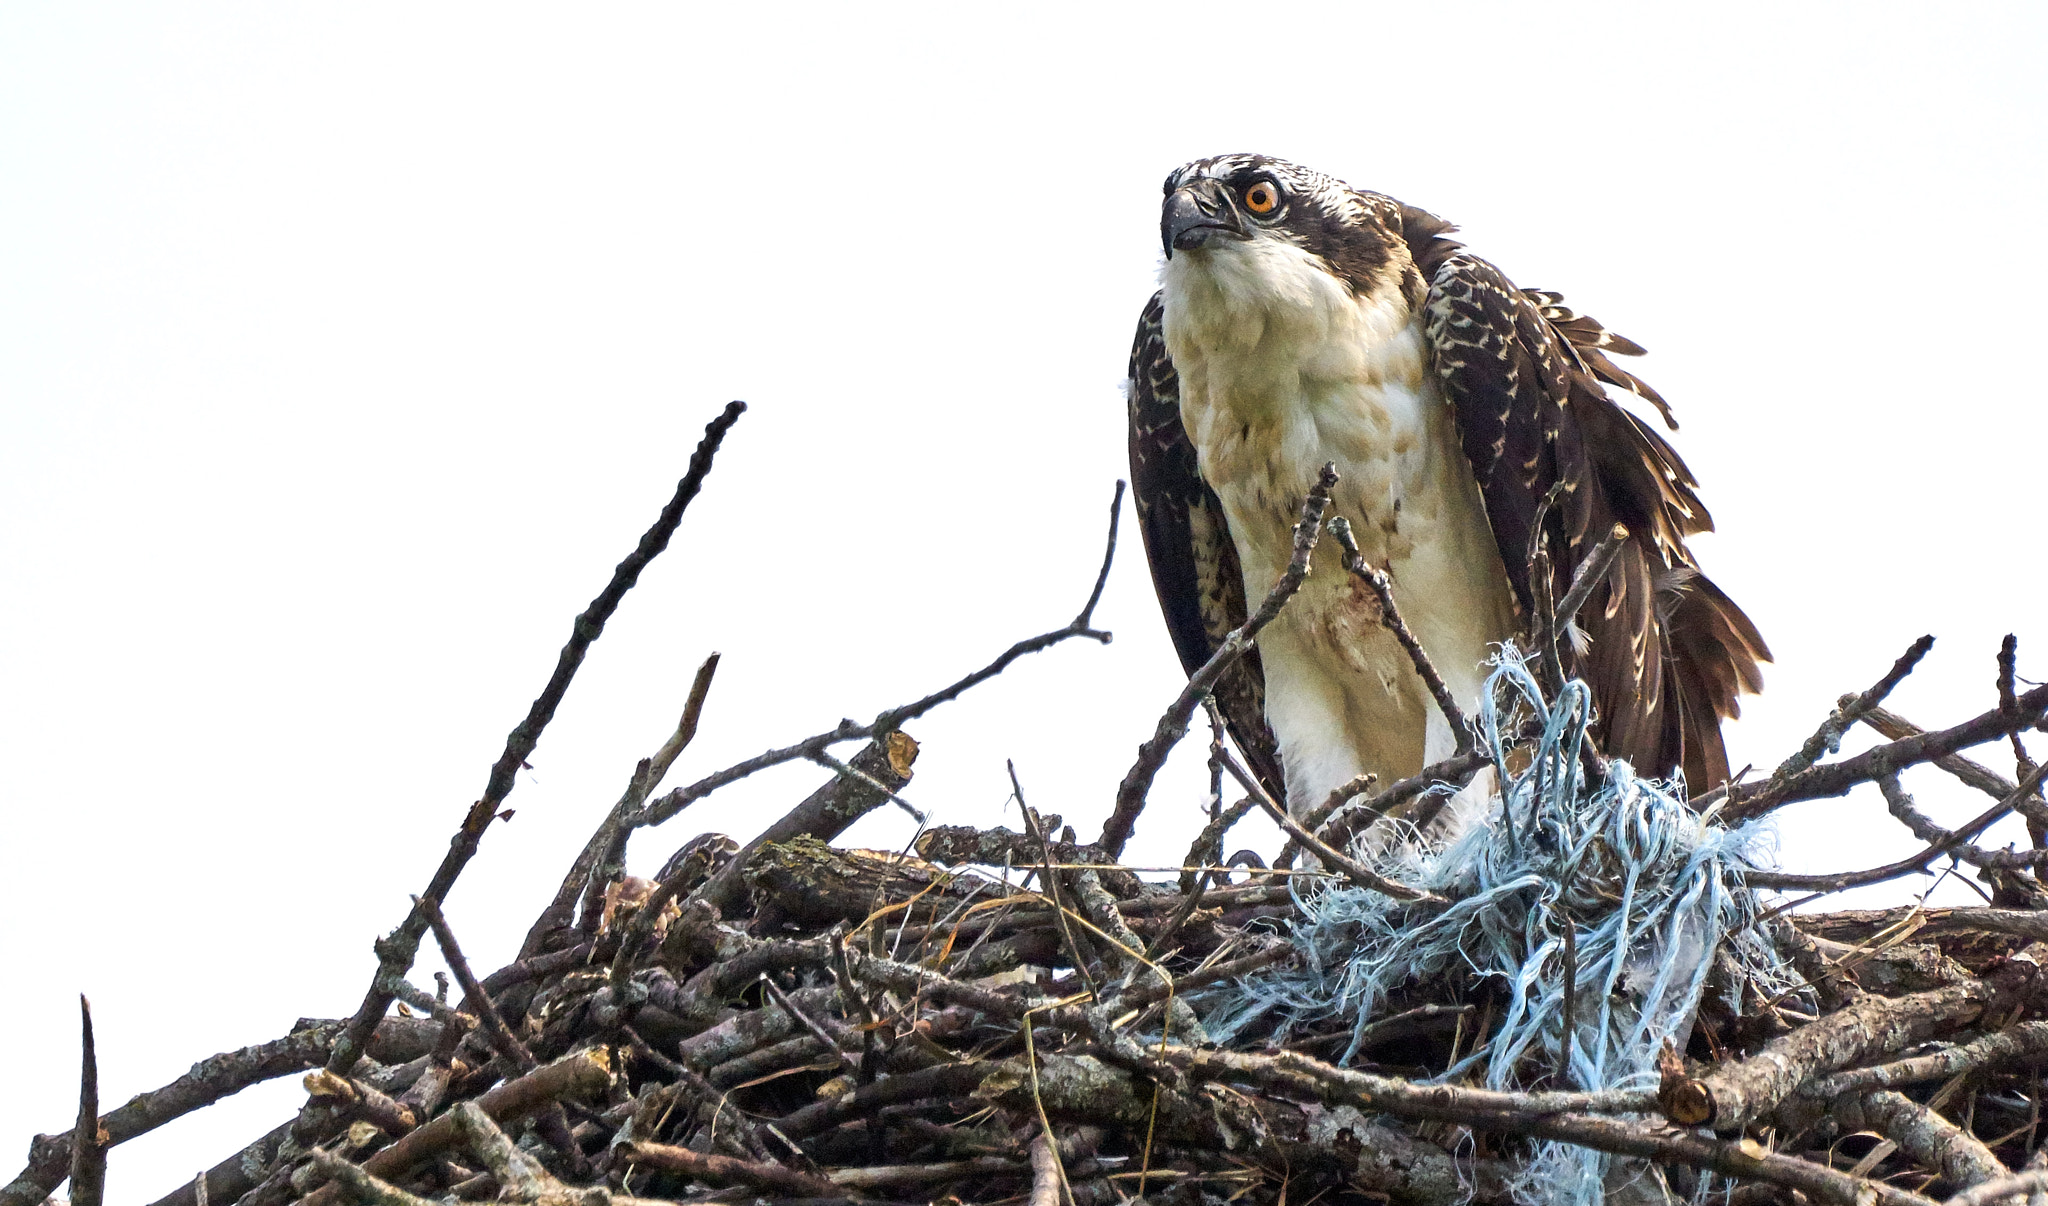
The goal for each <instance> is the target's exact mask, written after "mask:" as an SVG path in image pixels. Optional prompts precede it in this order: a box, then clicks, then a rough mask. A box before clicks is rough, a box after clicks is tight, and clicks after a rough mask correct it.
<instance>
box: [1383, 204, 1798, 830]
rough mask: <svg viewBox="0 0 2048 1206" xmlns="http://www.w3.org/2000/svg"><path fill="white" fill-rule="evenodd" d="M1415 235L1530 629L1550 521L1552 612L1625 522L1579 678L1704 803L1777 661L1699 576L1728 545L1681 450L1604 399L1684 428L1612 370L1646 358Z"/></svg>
mask: <svg viewBox="0 0 2048 1206" xmlns="http://www.w3.org/2000/svg"><path fill="white" fill-rule="evenodd" d="M1402 219H1403V221H1402V226H1403V231H1402V233H1403V235H1404V237H1405V238H1406V240H1407V242H1408V246H1409V250H1410V252H1411V253H1412V255H1413V256H1414V259H1415V263H1416V267H1417V268H1418V269H1419V270H1420V272H1421V274H1422V279H1423V280H1424V281H1426V282H1428V297H1427V300H1426V302H1425V307H1426V310H1427V322H1428V328H1427V329H1428V337H1429V342H1430V344H1431V347H1432V352H1433V355H1434V357H1435V367H1436V373H1437V377H1438V379H1439V380H1440V381H1441V382H1442V384H1443V386H1444V389H1445V391H1446V393H1448V394H1449V396H1450V400H1451V402H1452V404H1453V405H1454V406H1455V407H1456V408H1457V412H1458V423H1459V427H1460V430H1461V432H1462V434H1463V438H1464V445H1465V454H1466V456H1467V458H1468V459H1469V460H1470V461H1471V462H1472V471H1473V473H1474V474H1475V475H1476V476H1477V477H1478V479H1479V486H1480V490H1481V492H1482V494H1483V495H1484V497H1485V499H1486V513H1487V517H1488V519H1489V520H1491V522H1492V524H1493V534H1494V539H1495V542H1496V543H1497V545H1498V546H1499V549H1500V554H1501V560H1502V561H1503V562H1504V563H1505V565H1506V567H1507V572H1508V580H1509V582H1511V583H1512V584H1513V586H1514V590H1515V596H1516V598H1517V600H1518V601H1519V602H1520V604H1521V606H1522V608H1523V610H1524V614H1528V609H1529V608H1531V607H1532V606H1533V605H1534V604H1533V594H1532V589H1531V588H1532V583H1531V582H1530V573H1529V565H1530V551H1531V548H1532V543H1531V541H1532V537H1533V536H1534V535H1535V533H1534V532H1533V531H1532V529H1533V527H1534V525H1535V523H1536V520H1537V512H1538V511H1539V509H1540V508H1541V503H1542V500H1543V498H1544V496H1545V495H1546V494H1547V493H1548V492H1549V491H1550V489H1551V487H1552V486H1553V485H1555V484H1558V483H1562V485H1563V490H1562V493H1561V494H1560V496H1559V499H1558V503H1557V505H1556V506H1555V507H1554V508H1553V509H1552V510H1551V511H1550V512H1549V513H1548V515H1547V516H1546V517H1545V519H1544V521H1543V526H1544V529H1545V531H1544V533H1543V536H1544V539H1545V540H1546V542H1547V545H1548V548H1549V550H1550V556H1551V558H1552V561H1553V574H1554V579H1555V580H1554V583H1553V585H1552V591H1551V597H1552V598H1556V597H1558V596H1561V595H1562V594H1563V593H1564V590H1565V587H1566V586H1567V585H1568V584H1569V583H1570V581H1571V575H1572V572H1573V570H1574V569H1576V568H1577V566H1578V564H1579V562H1580V561H1581V560H1582V559H1583V558H1584V557H1585V556H1586V555H1587V554H1589V553H1590V552H1591V551H1592V549H1593V547H1594V545H1595V544H1597V543H1598V541H1599V539H1600V538H1601V537H1602V536H1603V535H1605V533H1606V532H1607V531H1608V529H1609V528H1610V527H1611V526H1612V525H1613V524H1614V523H1616V522H1620V523H1623V524H1626V525H1628V529H1629V532H1630V534H1631V535H1630V539H1629V542H1628V544H1627V546H1626V547H1625V548H1624V550H1623V552H1622V554H1621V556H1620V557H1619V558H1618V559H1617V560H1616V561H1615V563H1614V566H1613V568H1612V569H1611V570H1610V571H1609V573H1608V575H1607V580H1606V582H1605V583H1604V584H1603V585H1602V586H1600V587H1598V588H1596V590H1595V592H1594V594H1593V595H1592V597H1591V598H1590V599H1589V600H1588V602H1587V604H1586V606H1585V607H1584V608H1583V609H1582V610H1581V611H1580V613H1579V619H1578V622H1579V624H1580V626H1581V627H1582V628H1583V629H1584V630H1585V636H1586V637H1587V640H1586V642H1585V643H1584V645H1583V649H1581V650H1576V651H1575V650H1574V649H1565V650H1563V651H1562V652H1563V653H1564V656H1565V658H1566V670H1567V672H1568V673H1572V674H1575V675H1577V676H1578V677H1581V678H1583V679H1585V680H1586V682H1587V684H1588V685H1589V686H1591V687H1592V689H1593V698H1594V704H1595V706H1596V707H1597V708H1598V710H1599V713H1600V719H1599V724H1598V726H1597V728H1596V729H1595V732H1596V733H1597V734H1598V736H1599V738H1600V741H1601V746H1602V748H1603V749H1604V750H1605V751H1606V752H1607V753H1609V754H1611V755H1615V756H1619V757H1624V758H1627V759H1628V760H1629V761H1630V762H1631V763H1632V764H1633V765H1634V766H1635V767H1636V769H1637V770H1638V771H1639V772H1641V773H1643V774H1646V775H1663V774H1668V773H1669V772H1670V771H1671V770H1672V769H1674V768H1683V769H1684V771H1685V777H1686V782H1687V784H1688V785H1689V786H1690V787H1691V788H1692V790H1693V791H1695V792H1699V791H1705V790H1707V789H1708V788H1710V787H1713V786H1715V785H1717V784H1719V783H1721V782H1723V781H1725V780H1726V779H1727V778H1728V754H1727V750H1726V748H1725V747H1724V746H1723V744H1722V741H1721V720H1722V718H1724V717H1733V716H1735V715H1737V714H1738V713H1739V711H1740V709H1739V707H1738V705H1737V704H1736V698H1735V697H1736V695H1737V693H1738V692H1739V691H1742V690H1749V691H1758V690H1761V689H1762V686H1763V676H1762V674H1761V672H1760V671H1759V670H1758V663H1760V662H1765V661H1769V660H1770V651H1769V650H1768V649H1767V648H1766V647H1765V646H1764V641H1763V637H1762V636H1760V635H1759V634H1758V633H1757V630H1756V626H1755V625H1754V624H1752V623H1750V620H1749V617H1748V616H1745V615H1744V614H1743V613H1742V609H1741V608H1739V607H1737V606H1736V605H1735V604H1734V603H1733V602H1732V601H1731V600H1730V599H1729V598H1728V596H1727V595H1725V594H1723V593H1721V591H1720V589H1719V588H1718V587H1716V586H1715V585H1714V584H1713V583H1712V582H1710V581H1708V580H1707V579H1706V578H1705V577H1704V576H1703V575H1701V574H1700V572H1699V570H1698V568H1697V566H1696V565H1695V563H1694V561H1693V558H1692V555H1691V554H1690V553H1689V552H1688V551H1687V550H1686V547H1685V539H1686V537H1688V536H1691V535H1693V534H1695V533H1698V532H1706V531H1711V530H1713V520H1712V518H1710V517H1709V516H1708V514H1707V509H1706V508H1705V507H1704V506H1702V505H1701V504H1700V500H1699V497H1698V496H1697V495H1696V494H1695V493H1694V489H1695V487H1696V486H1697V484H1698V483H1697V482H1696V481H1695V480H1694V479H1693V476H1692V473H1691V471H1690V470H1688V469H1687V468H1686V467H1685V462H1684V461H1682V460H1680V459H1679V456H1678V453H1677V452H1675V451H1674V450H1673V449H1672V447H1671V445H1669V444H1667V443H1665V441H1664V439H1663V437H1661V436H1659V435H1658V434H1657V433H1656V432H1655V431H1653V430H1652V429H1651V428H1650V426H1649V425H1648V424H1647V423H1645V422H1643V421H1642V420H1640V419H1638V418H1637V417H1636V416H1634V415H1633V414H1630V413H1629V412H1628V411H1626V410H1624V409H1622V407H1621V406H1620V405H1619V404H1617V403H1616V402H1615V401H1614V399H1613V398H1611V397H1609V396H1608V393H1607V390H1606V388H1605V386H1610V385H1611V386H1614V387H1616V388H1618V389H1622V390H1627V391H1628V392H1630V393H1633V394H1636V395H1638V396H1639V397H1641V398H1643V399H1644V400H1645V401H1647V402H1649V403H1650V404H1651V405H1652V406H1654V407H1656V408H1657V410H1658V412H1659V413H1660V414H1661V415H1662V416H1663V418H1664V421H1665V422H1666V423H1667V424H1668V425H1670V426H1671V427H1673V428H1676V426H1677V424H1676V423H1675V422H1673V421H1672V418H1671V409H1670V407H1669V406H1667V405H1666V404H1665V402H1664V399H1662V398H1661V397H1659V396H1658V395H1657V392H1656V391H1655V390H1653V389H1651V388H1650V387H1649V386H1648V385H1645V384H1644V383H1643V382H1642V381H1640V380H1638V379H1637V378H1636V377H1634V376H1633V375H1631V374H1629V373H1627V372H1624V371H1623V370H1621V369H1620V368H1618V367H1616V365H1615V364H1614V362H1613V361H1611V360H1610V359H1608V354H1609V353H1614V354H1617V355H1623V356H1639V355H1641V354H1642V352H1643V349H1642V348H1640V347H1638V346H1637V345H1636V344H1634V343H1632V342H1630V341H1629V340H1626V339H1623V338H1622V337H1621V336H1619V335H1615V334H1613V333H1612V332H1609V331H1607V330H1606V329H1605V328H1603V327H1602V326H1601V325H1600V324H1599V323H1598V322H1596V321H1594V320H1593V319H1591V318H1589V317H1587V316H1585V315H1581V314H1575V313H1573V312H1572V311H1571V310H1569V309H1567V308H1565V306H1564V304H1563V299H1562V298H1561V297H1559V296H1558V295H1557V294H1555V293H1541V292H1536V291H1532V290H1524V289H1518V288H1516V287H1515V285H1514V284H1512V283H1511V282H1510V281H1508V279H1507V278H1506V277H1504V276H1502V275H1501V273H1500V270H1499V269H1497V268H1495V267H1494V266H1493V265H1492V264H1489V263H1487V262H1486V261H1485V260H1482V259H1479V258H1478V257H1476V256H1473V255H1471V254H1469V253H1468V252H1466V251H1465V250H1464V249H1463V246H1462V245H1461V244H1459V243H1457V242H1455V241H1453V240H1451V239H1450V238H1448V237H1446V236H1447V235H1448V234H1449V232H1450V231H1451V230H1453V229H1454V228H1453V227H1452V226H1451V225H1450V224H1449V223H1447V222H1445V221H1443V220H1442V219H1440V218H1437V217H1435V216H1433V215H1431V214H1427V213H1424V212H1422V211H1421V210H1416V209H1412V208H1410V207H1406V206H1404V207H1402Z"/></svg>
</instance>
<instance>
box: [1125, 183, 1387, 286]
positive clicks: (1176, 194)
mask: <svg viewBox="0 0 2048 1206" xmlns="http://www.w3.org/2000/svg"><path fill="white" fill-rule="evenodd" d="M1165 192H1166V201H1165V204H1164V206H1163V207H1162V209H1161V212H1160V216H1159V238H1160V242H1161V243H1162V244H1163V245H1164V246H1165V250H1166V258H1167V261H1168V270H1169V272H1171V271H1173V270H1175V269H1176V268H1193V267H1196V266H1197V265H1201V266H1213V267H1221V261H1222V260H1226V259H1227V260H1232V261H1235V260H1241V259H1250V258H1262V257H1259V255H1258V253H1259V252H1260V251H1262V250H1277V249H1280V248H1286V249H1289V250H1294V251H1298V252H1306V253H1307V254H1308V255H1309V256H1311V257H1314V258H1315V259H1317V260H1320V261H1321V266H1323V267H1324V269H1325V270H1326V271H1328V272H1329V273H1330V274H1331V275H1332V276H1335V277H1337V278H1339V279H1340V280H1342V281H1343V282H1344V283H1345V284H1346V285H1348V286H1349V287H1350V289H1351V291H1352V293H1353V294H1355V295H1359V296H1363V295H1366V294H1369V293H1373V292H1375V291H1377V290H1378V289H1379V288H1380V287H1382V286H1383V285H1386V284H1389V283H1392V284H1395V285H1397V286H1398V285H1401V284H1405V283H1406V282H1405V281H1404V280H1403V279H1402V278H1403V277H1405V276H1408V275H1411V274H1412V273H1413V271H1414V270H1413V268H1412V266H1411V263H1410V259H1409V255H1408V250H1407V246H1406V244H1405V243H1404V241H1403V239H1402V235H1401V230H1402V213H1401V206H1400V205H1399V203H1397V202H1395V201H1394V200H1393V199H1392V198H1390V197H1385V196H1381V195H1380V194H1378V193H1367V192H1361V191H1359V190H1357V189H1354V188H1352V187H1351V186H1350V185H1348V184H1345V183H1344V182H1343V181H1341V180H1338V179H1336V178H1334V177H1331V176H1325V175H1324V174H1322V173H1321V172H1317V171H1312V170H1310V169H1308V168H1305V167H1301V166H1300V165H1298V164H1293V163H1289V162H1287V161H1286V160H1284V159H1274V158H1272V157H1270V156H1266V155H1218V156H1216V157H1214V158H1211V159H1197V160H1196V161H1195V162H1193V163H1190V164H1188V165H1186V166H1185V167H1182V168H1179V169H1177V170H1176V171H1174V172H1173V174H1172V175H1169V176H1168V177H1167V178H1166V188H1165ZM1188 261H1192V263H1188Z"/></svg>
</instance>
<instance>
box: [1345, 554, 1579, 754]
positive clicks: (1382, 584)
mask: <svg viewBox="0 0 2048 1206" xmlns="http://www.w3.org/2000/svg"><path fill="white" fill-rule="evenodd" d="M1330 535H1331V536H1333V537H1335V538H1336V541H1337V543H1338V545H1339V546H1341V547H1342V548H1343V550H1344V568H1345V569H1346V570H1348V571H1350V573H1351V576H1352V577H1354V578H1356V579H1358V580H1359V581H1360V582H1363V583H1365V585H1366V586H1367V587H1368V588H1369V589H1371V591H1372V594H1373V598H1375V599H1377V600H1379V604H1380V626H1381V627H1383V628H1385V629H1386V630H1387V631H1388V632H1391V633H1393V634H1394V639H1395V640H1397V641H1399V642H1401V648H1402V649H1403V650H1405V651H1406V652H1407V654H1408V660H1409V661H1410V662H1412V663H1414V665H1415V673H1416V674H1417V675H1419V676H1421V678H1422V685H1423V686H1425V687H1427V688H1429V696H1430V698H1431V699H1434V700H1435V701H1436V707H1437V711H1439V712H1442V713H1443V716H1444V721H1445V723H1447V724H1449V725H1450V726H1451V739H1452V740H1453V741H1455V742H1457V746H1456V750H1455V752H1456V753H1460V754H1462V753H1465V752H1467V751H1469V750H1470V749H1471V748H1472V743H1473V740H1474V738H1473V736H1472V726H1471V725H1470V724H1467V723H1466V721H1465V713H1464V711H1463V710H1462V709H1460V708H1459V707H1458V701H1457V700H1455V699H1452V698H1451V689H1450V687H1448V686H1446V685H1445V684H1444V676H1443V675H1441V674H1438V673H1437V670H1436V664H1435V663H1434V662H1431V661H1430V660H1429V654H1428V652H1427V651H1425V650H1424V649H1423V648H1422V642H1421V641H1418V640H1416V639H1415V634H1414V633H1413V632H1410V631H1409V630H1408V622H1407V621H1406V620H1403V619H1402V618H1401V609H1400V607H1399V606H1398V605H1397V604H1396V603H1395V602H1394V583H1393V580H1392V579H1391V578H1388V577H1387V572H1386V571H1385V570H1382V569H1377V568H1375V567H1373V566H1371V565H1368V564H1367V563H1366V560H1365V556H1364V554H1362V553H1360V552H1359V551H1358V539H1357V538H1356V537H1355V536H1353V535H1352V534H1351V521H1350V520H1348V519H1346V518H1344V517H1343V516H1342V515H1339V516H1338V517H1337V518H1335V519H1333V520H1331V521H1330ZM1573 589H1574V590H1576V589H1577V587H1576V585H1574V587H1573ZM1567 598H1569V596H1567ZM1559 614H1560V615H1562V614H1564V612H1563V611H1562V610H1560V612H1559Z"/></svg>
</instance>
